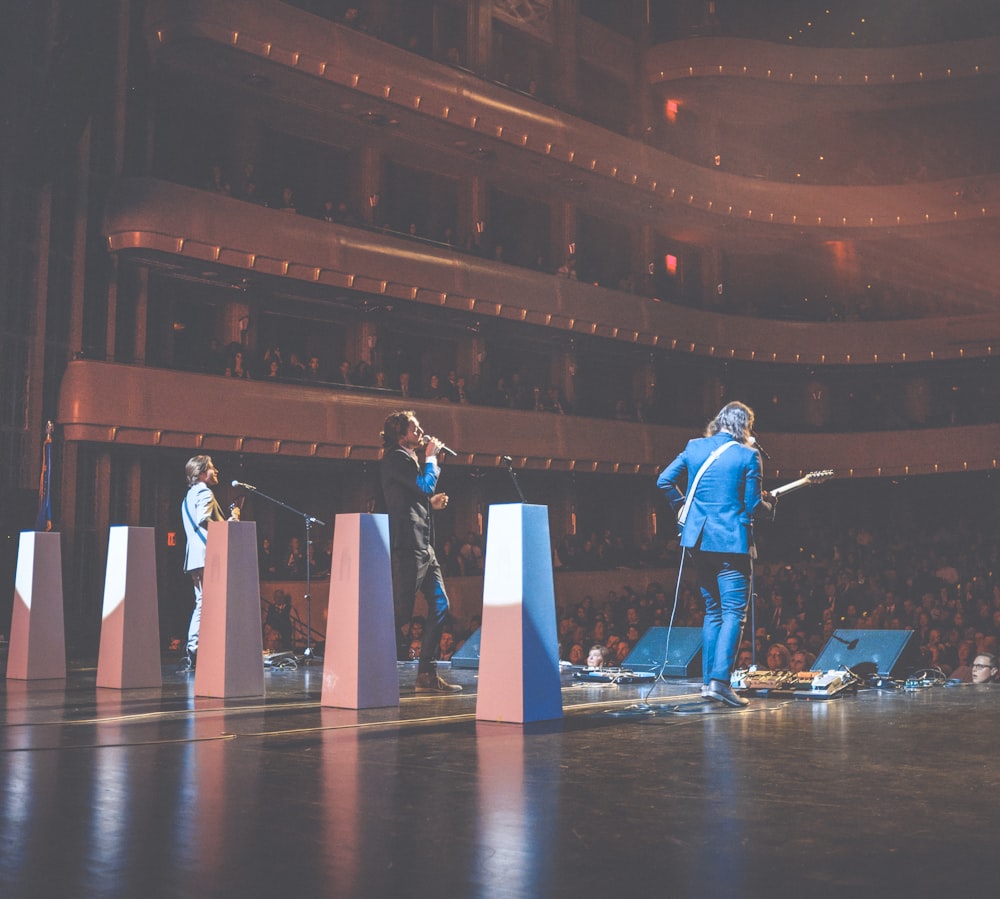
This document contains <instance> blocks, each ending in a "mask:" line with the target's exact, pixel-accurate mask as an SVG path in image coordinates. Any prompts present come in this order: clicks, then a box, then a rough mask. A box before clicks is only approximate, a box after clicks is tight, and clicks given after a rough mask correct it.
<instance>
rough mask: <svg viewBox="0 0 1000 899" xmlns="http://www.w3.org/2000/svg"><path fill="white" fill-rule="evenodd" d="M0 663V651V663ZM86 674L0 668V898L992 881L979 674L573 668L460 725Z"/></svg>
mask: <svg viewBox="0 0 1000 899" xmlns="http://www.w3.org/2000/svg"><path fill="white" fill-rule="evenodd" d="M0 661H2V660H0ZM163 661H164V669H163V670H164V685H163V687H162V688H161V689H156V690H125V691H117V690H105V689H101V690H98V689H97V688H96V687H95V683H94V682H95V670H94V668H93V667H88V666H85V665H71V668H70V673H69V676H68V677H67V679H66V680H65V681H62V680H58V681H31V682H24V681H14V680H4V681H3V682H2V686H0V723H2V736H0V739H2V751H0V784H2V786H0V896H2V897H6V899H25V897H45V899H61V897H74V899H95V897H123V899H124V897H129V899H133V897H142V899H158V897H270V896H275V897H278V896H281V897H286V896H287V897H297V896H317V897H355V896H360V897H368V896H372V897H382V896H409V897H430V896H436V897H441V899H450V897H466V896H481V897H506V896H511V897H548V896H553V897H562V896H566V897H570V896H572V897H586V899H592V897H610V896H613V897H638V896H640V895H641V896H670V897H687V896H692V897H694V896H698V897H716V896H718V897H722V896H726V897H748V896H752V897H756V896H760V897H769V899H771V897H775V896H788V895H794V896H803V897H816V896H838V897H846V896H853V897H858V896H861V897H867V896H872V897H876V896H877V897H886V899H888V897H899V896H947V897H958V896H964V897H969V896H980V895H990V894H992V893H993V891H994V890H995V889H996V871H997V858H998V851H997V845H998V831H997V824H998V820H1000V812H998V807H1000V790H998V786H1000V776H998V770H1000V769H998V765H997V762H996V757H997V734H998V733H1000V686H961V687H945V686H936V687H927V688H920V689H913V690H907V689H902V690H891V691H888V690H861V691H859V692H858V693H857V694H856V695H850V696H844V697H840V698H836V699H831V700H826V701H804V700H801V699H789V698H778V697H775V698H758V699H756V700H754V702H753V703H752V704H751V705H750V706H749V707H748V708H747V709H745V710H738V711H737V710H730V709H726V708H723V707H720V706H716V705H711V704H708V703H706V702H702V701H701V699H700V697H699V695H698V685H697V684H696V683H694V682H690V681H686V680H675V679H671V680H669V681H668V682H667V683H665V684H662V685H656V687H655V688H654V689H653V690H652V691H651V693H650V695H649V696H648V698H647V699H646V701H645V702H643V699H644V696H645V694H646V693H647V692H649V686H648V685H623V686H616V685H606V684H596V685H595V684H580V683H579V682H578V681H574V680H573V679H572V677H571V676H570V674H569V673H568V672H564V674H563V682H564V688H563V706H564V717H563V718H562V720H560V721H557V722H552V723H545V724H539V725H534V726H530V727H522V726H520V725H510V724H488V723H482V722H479V723H477V722H476V720H475V705H476V698H475V697H476V694H475V689H476V678H477V672H476V671H475V670H469V669H465V670H452V671H450V672H449V671H447V670H446V669H443V673H445V674H446V675H447V676H448V677H449V678H450V679H452V680H454V681H456V682H458V683H461V684H463V686H464V687H465V692H463V693H462V694H459V695H456V696H448V697H437V696H425V695H416V694H414V692H413V689H412V687H413V680H414V676H415V671H414V666H413V664H401V665H400V666H399V674H400V685H401V702H400V706H399V708H398V709H396V708H393V709H384V710H368V711H361V712H355V711H346V710H339V709H329V708H321V707H320V694H321V688H322V665H321V664H314V665H312V666H301V667H299V668H298V669H297V670H292V671H288V670H277V669H267V671H266V674H265V686H266V694H265V697H264V698H263V699H253V700H240V701H233V700H228V701H222V700H210V699H201V698H195V697H194V695H193V681H194V679H193V677H192V676H190V675H182V674H178V673H176V667H177V663H176V660H174V659H172V658H167V657H166V656H165V657H164V660H163Z"/></svg>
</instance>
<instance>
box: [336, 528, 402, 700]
mask: <svg viewBox="0 0 1000 899" xmlns="http://www.w3.org/2000/svg"><path fill="white" fill-rule="evenodd" d="M320 704H321V705H324V706H332V707H334V708H342V709H375V708H386V707H388V706H398V705H399V676H398V674H397V672H396V624H395V620H394V610H393V604H392V562H391V559H390V556H389V517H388V516H387V515H362V514H350V515H338V516H337V518H336V523H335V526H334V530H333V559H332V561H331V563H330V597H329V604H328V606H327V615H326V649H325V651H324V653H323V695H322V700H321V703H320Z"/></svg>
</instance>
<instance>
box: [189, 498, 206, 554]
mask: <svg viewBox="0 0 1000 899" xmlns="http://www.w3.org/2000/svg"><path fill="white" fill-rule="evenodd" d="M183 505H184V514H185V515H186V516H187V520H188V521H190V522H191V527H193V528H194V532H195V533H196V534H197V535H198V538H199V539H200V540H201V542H202V543H204V544H205V545H206V546H208V535H207V534H206V533H202V527H201V525H199V524H198V523H196V522H195V520H194V516H193V515H192V514H191V510H190V509H189V508H188V501H187V497H186V496H185V497H184V503H183Z"/></svg>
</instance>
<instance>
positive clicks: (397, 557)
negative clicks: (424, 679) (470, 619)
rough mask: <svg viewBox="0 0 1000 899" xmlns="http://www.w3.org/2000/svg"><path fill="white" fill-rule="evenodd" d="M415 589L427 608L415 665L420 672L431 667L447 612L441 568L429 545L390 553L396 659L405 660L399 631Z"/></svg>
mask: <svg viewBox="0 0 1000 899" xmlns="http://www.w3.org/2000/svg"><path fill="white" fill-rule="evenodd" d="M418 590H419V591H420V592H422V593H423V594H424V597H425V598H426V600H427V608H428V615H427V624H426V625H425V626H424V635H423V638H422V641H421V645H420V664H419V665H418V666H417V671H420V672H424V671H430V670H431V668H432V667H433V666H432V665H431V662H432V661H433V659H434V657H435V656H436V655H437V652H438V647H439V646H440V643H441V632H442V631H443V630H444V622H445V619H446V618H447V617H448V609H449V603H448V594H447V593H446V592H445V589H444V578H443V577H442V576H441V566H440V565H439V564H438V560H437V556H436V555H435V553H434V547H432V546H429V547H427V549H418V550H403V551H397V552H394V553H393V554H392V602H393V607H394V612H395V616H396V643H397V648H398V650H399V654H398V655H397V658H399V659H408V658H409V653H408V649H409V647H408V646H404V645H403V633H402V628H403V627H404V626H405V625H406V624H407V623H408V622H409V620H410V619H411V618H412V617H413V605H414V603H415V602H416V599H417V591H418Z"/></svg>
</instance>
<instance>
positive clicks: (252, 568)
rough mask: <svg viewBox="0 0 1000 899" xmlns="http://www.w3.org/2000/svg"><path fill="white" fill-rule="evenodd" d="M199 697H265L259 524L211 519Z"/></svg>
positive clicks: (196, 678) (197, 670)
mask: <svg viewBox="0 0 1000 899" xmlns="http://www.w3.org/2000/svg"><path fill="white" fill-rule="evenodd" d="M194 695H195V696H215V697H221V698H224V699H228V698H231V697H241V696H263V695H264V640H263V635H262V628H261V623H260V578H259V575H258V572H257V525H256V524H255V523H254V522H252V521H210V522H209V523H208V544H207V546H206V553H205V575H204V578H203V580H202V603H201V630H200V632H199V636H198V664H197V667H196V668H195V673H194Z"/></svg>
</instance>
